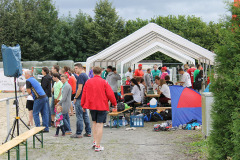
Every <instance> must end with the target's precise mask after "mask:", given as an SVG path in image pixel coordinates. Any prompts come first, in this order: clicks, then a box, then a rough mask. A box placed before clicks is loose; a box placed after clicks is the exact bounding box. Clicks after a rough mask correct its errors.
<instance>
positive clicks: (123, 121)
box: [122, 116, 126, 126]
mask: <svg viewBox="0 0 240 160" xmlns="http://www.w3.org/2000/svg"><path fill="white" fill-rule="evenodd" d="M125 125H126V124H125V117H124V116H123V117H122V126H125Z"/></svg>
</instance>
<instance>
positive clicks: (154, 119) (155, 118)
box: [151, 112, 163, 122]
mask: <svg viewBox="0 0 240 160" xmlns="http://www.w3.org/2000/svg"><path fill="white" fill-rule="evenodd" d="M162 120H163V117H162V116H161V115H160V114H159V113H157V112H154V113H153V114H152V117H151V121H152V122H157V121H162Z"/></svg>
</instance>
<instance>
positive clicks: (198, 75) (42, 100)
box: [23, 63, 203, 151]
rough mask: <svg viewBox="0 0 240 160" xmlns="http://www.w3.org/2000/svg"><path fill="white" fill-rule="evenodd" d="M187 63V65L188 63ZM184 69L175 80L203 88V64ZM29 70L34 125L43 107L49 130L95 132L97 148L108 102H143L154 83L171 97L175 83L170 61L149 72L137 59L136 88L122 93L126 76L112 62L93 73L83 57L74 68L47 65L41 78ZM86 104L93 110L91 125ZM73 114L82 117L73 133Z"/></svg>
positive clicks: (163, 97)
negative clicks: (120, 91)
mask: <svg viewBox="0 0 240 160" xmlns="http://www.w3.org/2000/svg"><path fill="white" fill-rule="evenodd" d="M186 68H187V67H186V66H185V68H184V69H186ZM184 69H181V68H180V69H179V70H178V72H179V74H181V75H182V78H181V80H180V81H179V82H177V83H176V84H180V85H182V86H183V87H189V88H194V89H196V90H198V91H199V90H200V89H201V86H200V87H199V81H202V76H203V75H202V70H201V65H198V66H197V69H196V68H195V67H194V65H191V66H190V68H189V69H188V70H184ZM24 74H25V78H26V86H25V89H26V91H27V93H28V94H29V96H28V98H27V105H26V107H27V108H28V110H29V125H33V120H34V122H35V125H36V126H37V127H38V126H40V125H41V124H40V119H39V114H40V113H41V116H42V125H43V126H45V130H44V132H49V127H50V126H52V127H55V128H56V133H55V135H54V136H55V137H58V136H59V130H61V131H62V136H65V135H71V136H70V137H71V138H82V137H83V136H84V137H92V136H93V144H92V146H93V148H95V151H102V150H104V148H103V147H102V146H101V145H100V142H101V138H102V131H103V124H104V123H106V117H107V112H108V111H109V107H110V106H109V105H112V106H114V107H116V106H117V102H119V101H124V102H125V103H127V104H129V105H130V106H131V105H134V103H144V101H145V93H146V92H147V91H148V90H151V89H152V90H153V91H154V92H155V93H157V94H159V95H160V98H159V102H160V103H161V104H165V103H168V101H169V100H170V99H171V95H170V89H169V86H171V85H173V82H171V81H170V77H169V70H168V69H167V67H158V65H154V67H153V69H152V70H151V69H150V68H149V69H147V71H146V73H144V72H143V69H142V64H139V65H138V69H136V70H135V72H134V73H133V72H132V69H131V68H128V72H127V73H126V74H125V77H126V81H125V85H130V86H131V91H130V92H129V93H125V94H124V95H123V97H121V96H119V93H118V87H119V86H118V81H119V80H121V79H122V78H121V76H120V75H119V74H118V73H117V71H116V68H114V67H112V66H108V67H107V69H104V68H100V67H92V68H91V70H90V72H89V73H88V74H87V73H86V68H85V67H84V66H83V65H82V64H81V63H77V64H75V65H74V69H71V68H70V67H67V66H65V67H63V68H62V69H60V67H59V66H58V65H54V66H52V68H51V70H49V69H48V68H47V67H43V68H42V75H43V77H42V80H41V83H39V82H38V81H37V80H36V79H35V78H34V77H33V73H32V71H30V70H28V71H25V72H24ZM23 90H24V89H23ZM109 101H110V102H111V103H109ZM86 109H89V110H90V115H91V118H92V127H91V125H90V118H89V114H88V110H86ZM74 114H76V118H77V120H76V131H75V132H74V133H73V131H72V129H71V124H70V117H71V116H73V115H74ZM84 126H85V133H84V134H83V132H84Z"/></svg>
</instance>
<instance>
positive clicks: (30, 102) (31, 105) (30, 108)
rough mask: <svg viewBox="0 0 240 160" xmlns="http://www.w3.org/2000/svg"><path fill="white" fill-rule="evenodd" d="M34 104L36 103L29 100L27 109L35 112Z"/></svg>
mask: <svg viewBox="0 0 240 160" xmlns="http://www.w3.org/2000/svg"><path fill="white" fill-rule="evenodd" d="M33 103H34V101H31V100H27V104H26V108H27V109H28V110H29V111H31V110H33Z"/></svg>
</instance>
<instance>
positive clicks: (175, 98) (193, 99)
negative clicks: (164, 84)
mask: <svg viewBox="0 0 240 160" xmlns="http://www.w3.org/2000/svg"><path fill="white" fill-rule="evenodd" d="M170 92H171V104H172V125H173V127H175V126H179V125H180V124H186V123H188V122H189V121H191V120H192V119H196V120H197V121H198V123H199V124H202V102H201V94H200V93H198V92H197V91H195V90H193V89H190V88H186V87H181V86H170Z"/></svg>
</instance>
